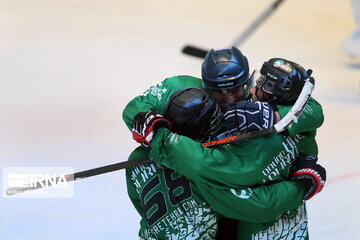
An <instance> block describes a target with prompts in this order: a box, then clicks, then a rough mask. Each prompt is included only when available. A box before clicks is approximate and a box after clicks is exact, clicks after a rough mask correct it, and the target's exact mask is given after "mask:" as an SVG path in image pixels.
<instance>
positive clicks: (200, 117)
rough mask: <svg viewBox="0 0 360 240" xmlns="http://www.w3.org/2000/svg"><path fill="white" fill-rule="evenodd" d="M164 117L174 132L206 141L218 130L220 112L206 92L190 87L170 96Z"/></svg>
mask: <svg viewBox="0 0 360 240" xmlns="http://www.w3.org/2000/svg"><path fill="white" fill-rule="evenodd" d="M164 117H165V118H166V119H168V120H169V121H170V122H171V126H172V130H173V131H174V132H176V133H178V134H180V135H184V136H187V137H190V138H192V139H195V140H198V141H208V140H210V139H212V138H213V137H214V136H215V135H216V134H217V132H218V131H219V130H220V127H221V119H222V113H221V110H220V107H219V105H218V104H217V103H216V102H215V101H214V100H213V99H212V97H211V95H210V94H209V93H208V92H206V91H205V90H204V89H201V88H196V87H190V88H185V89H182V90H179V91H177V92H175V93H174V94H173V95H172V96H171V97H170V100H169V101H168V103H167V106H166V110H165V114H164Z"/></svg>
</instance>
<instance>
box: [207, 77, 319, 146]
mask: <svg viewBox="0 0 360 240" xmlns="http://www.w3.org/2000/svg"><path fill="white" fill-rule="evenodd" d="M314 87H315V80H314V78H312V77H310V78H309V79H308V80H306V82H305V84H304V87H303V89H302V90H301V93H300V95H299V97H298V99H297V100H296V102H295V104H294V105H293V107H292V108H291V109H290V111H289V112H288V113H287V114H286V115H285V116H284V117H283V118H282V119H281V120H280V121H279V122H277V123H276V124H275V125H274V126H272V127H271V128H268V129H263V130H258V131H254V132H247V133H240V134H237V135H234V136H231V137H227V138H223V139H220V140H215V141H211V142H207V143H203V146H205V147H217V146H221V145H225V144H229V143H234V142H238V141H242V140H247V139H252V138H257V137H263V136H266V135H269V134H272V133H279V132H282V131H284V130H285V129H286V128H287V127H288V126H289V125H290V124H291V123H292V122H293V121H294V122H297V119H298V117H299V115H300V114H301V112H302V111H303V110H304V108H305V106H306V104H307V102H308V101H309V99H310V97H311V93H312V91H313V90H314Z"/></svg>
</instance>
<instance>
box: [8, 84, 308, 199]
mask: <svg viewBox="0 0 360 240" xmlns="http://www.w3.org/2000/svg"><path fill="white" fill-rule="evenodd" d="M314 86H315V80H314V78H312V77H310V78H309V79H308V80H306V82H305V84H304V87H303V89H302V91H301V93H300V95H299V97H298V99H297V100H296V102H295V104H294V105H293V107H292V108H291V109H290V111H289V112H288V113H287V114H286V115H285V117H283V118H282V119H281V120H280V121H279V122H277V123H276V124H275V125H274V126H273V127H271V128H268V129H263V130H259V131H254V132H247V133H243V134H238V135H235V136H231V137H227V138H224V139H220V140H216V141H211V142H207V143H203V146H205V147H217V146H221V145H225V144H229V143H234V142H238V141H242V140H247V139H252V138H257V137H263V136H266V135H270V134H272V133H279V132H282V131H284V130H285V129H286V128H287V126H289V125H290V124H291V123H292V122H293V121H295V122H296V121H297V118H298V117H299V115H300V114H301V112H302V111H303V110H304V108H305V106H306V104H307V102H308V101H309V99H310V97H311V93H312V91H313V90H314ZM150 162H151V160H149V159H146V158H140V159H135V160H132V161H125V162H120V163H115V164H111V165H107V166H103V167H98V168H93V169H89V170H86V171H82V172H77V173H72V174H68V175H66V176H65V178H66V180H67V181H68V182H70V181H75V180H79V179H83V178H87V177H91V176H96V175H100V174H103V173H108V172H113V171H117V170H121V169H124V168H129V167H136V166H139V165H143V164H147V163H150ZM55 179H57V178H55ZM46 181H49V180H44V181H42V182H38V183H36V184H35V186H34V187H12V188H8V189H7V190H6V194H7V195H8V196H11V195H15V194H18V193H22V192H25V191H30V190H35V189H39V188H42V187H43V186H45V185H46V184H45V182H46ZM52 181H53V180H52Z"/></svg>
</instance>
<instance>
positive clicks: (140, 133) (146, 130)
mask: <svg viewBox="0 0 360 240" xmlns="http://www.w3.org/2000/svg"><path fill="white" fill-rule="evenodd" d="M132 127H133V128H132V135H133V139H134V140H135V141H136V142H138V143H141V144H143V145H144V146H146V147H149V146H150V143H151V140H152V138H153V136H154V134H155V132H156V131H157V130H158V129H159V128H161V127H165V128H169V129H170V128H171V124H170V122H169V121H168V120H166V119H165V118H164V117H163V116H162V115H160V114H159V113H158V112H157V111H155V110H149V111H147V112H140V113H138V114H137V115H136V116H135V117H134V121H133V125H132Z"/></svg>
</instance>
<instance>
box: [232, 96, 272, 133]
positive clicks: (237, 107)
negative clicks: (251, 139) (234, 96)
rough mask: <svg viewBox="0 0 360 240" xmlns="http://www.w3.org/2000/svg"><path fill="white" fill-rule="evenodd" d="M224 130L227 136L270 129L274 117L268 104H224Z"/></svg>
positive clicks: (246, 102)
mask: <svg viewBox="0 0 360 240" xmlns="http://www.w3.org/2000/svg"><path fill="white" fill-rule="evenodd" d="M225 120H226V128H227V130H228V132H229V134H231V135H233V134H235V133H237V132H251V131H256V130H261V129H266V128H270V127H272V126H273V125H274V124H275V123H276V116H275V112H274V110H273V108H272V107H271V106H270V104H268V103H265V102H255V103H253V102H248V101H240V102H237V103H228V104H226V112H225Z"/></svg>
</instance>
